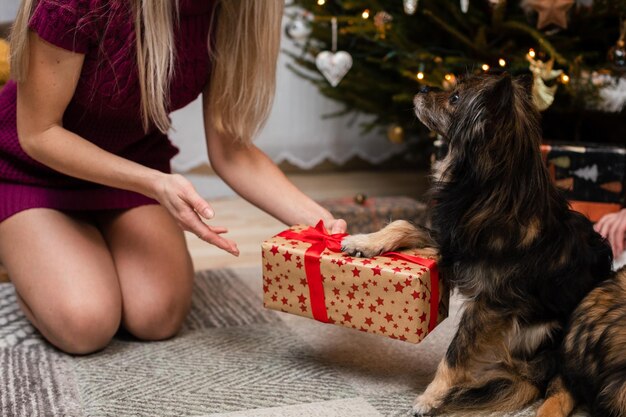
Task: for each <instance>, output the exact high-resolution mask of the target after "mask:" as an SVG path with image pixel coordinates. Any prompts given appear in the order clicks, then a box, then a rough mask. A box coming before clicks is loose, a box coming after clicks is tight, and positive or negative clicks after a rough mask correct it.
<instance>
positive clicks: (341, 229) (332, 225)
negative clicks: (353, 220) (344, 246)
mask: <svg viewBox="0 0 626 417" xmlns="http://www.w3.org/2000/svg"><path fill="white" fill-rule="evenodd" d="M326 229H327V230H328V231H329V232H330V234H331V235H334V234H336V233H346V230H347V229H348V225H347V223H346V221H345V220H344V219H333V220H331V221H330V222H328V224H326Z"/></svg>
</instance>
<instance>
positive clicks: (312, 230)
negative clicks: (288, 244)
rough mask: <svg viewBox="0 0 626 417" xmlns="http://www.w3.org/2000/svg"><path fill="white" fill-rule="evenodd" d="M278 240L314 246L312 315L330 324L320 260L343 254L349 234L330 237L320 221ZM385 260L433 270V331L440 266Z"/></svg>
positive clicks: (309, 274)
mask: <svg viewBox="0 0 626 417" xmlns="http://www.w3.org/2000/svg"><path fill="white" fill-rule="evenodd" d="M278 236H280V237H284V238H285V239H294V240H299V241H302V242H307V243H312V245H311V247H309V249H307V250H306V252H305V253H304V268H305V272H306V280H307V284H308V286H309V292H310V298H311V311H312V312H313V318H314V319H315V320H317V321H321V322H324V323H328V312H327V310H326V297H325V296H324V285H323V283H322V272H321V270H320V256H321V254H322V252H324V249H328V250H330V251H332V252H341V240H342V239H343V238H344V237H346V236H348V234H346V233H336V234H332V235H331V234H329V233H328V232H327V231H326V228H325V227H324V223H323V222H322V221H321V220H320V222H319V223H317V225H316V226H315V227H309V228H308V229H305V230H303V231H301V232H294V231H293V230H286V231H284V232H282V233H279V234H278ZM381 256H386V257H389V258H392V259H403V260H405V261H408V262H411V263H415V264H418V265H422V266H424V267H426V268H428V269H429V270H430V298H431V302H430V320H429V322H428V331H429V332H430V331H432V330H433V329H434V328H435V326H436V325H437V318H438V316H439V270H438V269H437V263H436V262H435V261H434V260H432V259H426V258H420V257H419V256H413V255H407V254H405V253H398V252H387V253H384V254H382V255H381Z"/></svg>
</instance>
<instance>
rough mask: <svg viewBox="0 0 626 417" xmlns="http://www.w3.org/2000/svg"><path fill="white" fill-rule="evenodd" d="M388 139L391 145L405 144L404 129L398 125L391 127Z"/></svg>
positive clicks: (388, 130) (388, 131)
mask: <svg viewBox="0 0 626 417" xmlns="http://www.w3.org/2000/svg"><path fill="white" fill-rule="evenodd" d="M387 139H389V141H390V142H391V143H402V142H404V128H403V127H402V126H400V125H397V124H393V125H391V126H389V129H387Z"/></svg>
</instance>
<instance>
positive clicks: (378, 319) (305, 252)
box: [262, 222, 448, 343]
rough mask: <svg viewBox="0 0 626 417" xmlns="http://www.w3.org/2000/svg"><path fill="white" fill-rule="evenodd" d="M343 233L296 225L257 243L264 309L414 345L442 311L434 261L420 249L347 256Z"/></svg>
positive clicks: (443, 297) (444, 304)
mask: <svg viewBox="0 0 626 417" xmlns="http://www.w3.org/2000/svg"><path fill="white" fill-rule="evenodd" d="M344 236H346V235H343V234H335V235H329V234H328V233H327V232H326V230H325V228H324V226H323V224H322V223H321V222H320V223H319V224H318V225H317V226H316V227H306V226H294V227H292V228H291V229H289V230H286V231H284V232H282V233H280V234H278V235H276V236H274V237H273V238H271V239H269V240H267V241H265V242H263V246H262V249H263V293H264V304H265V306H266V307H267V308H270V309H273V310H278V311H283V312H287V313H292V314H297V315H300V316H304V317H309V318H313V319H315V320H318V321H321V322H325V323H331V324H338V325H341V326H345V327H349V328H353V329H357V330H361V331H365V332H369V333H376V334H380V335H384V336H388V337H391V338H394V339H399V340H406V341H409V342H413V343H417V342H419V341H421V340H422V339H423V338H424V337H426V335H427V334H428V333H429V332H430V331H431V330H432V329H433V328H434V327H435V326H436V325H437V324H438V323H440V322H441V321H442V320H443V319H444V318H445V317H446V316H447V313H448V291H447V290H446V289H445V287H444V286H443V285H442V283H441V280H440V279H439V274H438V271H437V265H436V263H435V261H434V260H432V259H426V258H422V257H419V256H417V255H418V251H416V250H408V251H403V252H399V253H394V252H392V253H388V254H385V255H383V256H377V257H374V258H353V257H350V256H348V255H346V254H344V253H342V252H341V239H342V238H343V237H344Z"/></svg>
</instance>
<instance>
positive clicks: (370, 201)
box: [320, 194, 427, 234]
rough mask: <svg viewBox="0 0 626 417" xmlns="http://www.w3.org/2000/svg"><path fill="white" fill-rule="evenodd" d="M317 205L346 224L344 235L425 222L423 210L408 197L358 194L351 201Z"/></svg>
mask: <svg viewBox="0 0 626 417" xmlns="http://www.w3.org/2000/svg"><path fill="white" fill-rule="evenodd" d="M320 204H321V205H322V206H323V207H325V208H326V209H327V210H328V211H330V212H331V213H332V215H333V216H334V217H335V218H336V219H344V220H345V221H346V222H347V223H348V232H349V233H351V234H356V233H372V232H376V231H378V230H380V229H382V228H383V227H385V226H386V225H387V224H388V223H390V222H391V221H393V220H408V221H411V222H413V223H415V224H425V223H426V221H427V206H426V204H424V203H422V202H421V201H417V200H414V199H412V198H410V197H404V196H393V197H371V198H367V197H366V196H364V195H362V194H357V195H356V196H354V197H344V198H334V199H328V200H323V201H321V202H320Z"/></svg>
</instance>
